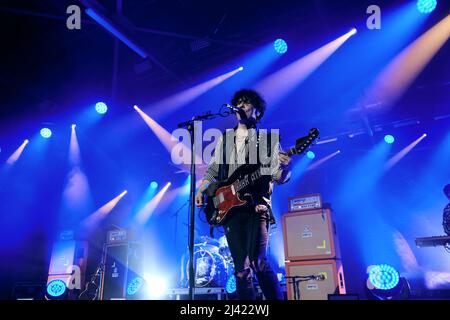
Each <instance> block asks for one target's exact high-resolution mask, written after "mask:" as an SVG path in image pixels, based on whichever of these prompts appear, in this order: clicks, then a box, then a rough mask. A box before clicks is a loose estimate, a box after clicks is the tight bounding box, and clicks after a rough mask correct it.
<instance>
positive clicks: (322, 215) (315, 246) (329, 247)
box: [282, 209, 340, 261]
mask: <svg viewBox="0 0 450 320" xmlns="http://www.w3.org/2000/svg"><path fill="white" fill-rule="evenodd" d="M282 224H283V240H284V254H285V260H287V261H299V260H319V259H339V258H340V249H339V242H338V239H337V234H336V227H335V223H334V221H333V216H332V213H331V210H330V209H319V210H309V211H304V212H292V213H287V214H284V215H283V217H282Z"/></svg>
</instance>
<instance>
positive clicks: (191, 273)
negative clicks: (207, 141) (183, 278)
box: [178, 111, 231, 300]
mask: <svg viewBox="0 0 450 320" xmlns="http://www.w3.org/2000/svg"><path fill="white" fill-rule="evenodd" d="M230 114H231V112H220V111H219V113H215V114H212V113H211V112H207V113H206V114H204V115H201V116H194V117H192V119H191V120H188V121H185V122H182V123H180V124H178V128H186V129H187V130H188V131H189V134H190V137H191V186H190V194H189V201H190V211H189V220H190V222H189V233H188V234H189V272H188V274H189V299H190V300H194V286H195V279H194V230H195V226H194V224H195V182H196V179H195V152H196V150H195V140H196V139H197V135H196V130H195V122H197V121H203V120H211V119H214V118H217V117H226V116H229V115H230Z"/></svg>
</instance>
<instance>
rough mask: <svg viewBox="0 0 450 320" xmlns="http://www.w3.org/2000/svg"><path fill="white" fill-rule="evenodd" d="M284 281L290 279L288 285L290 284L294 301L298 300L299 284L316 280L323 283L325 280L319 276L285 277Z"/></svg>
mask: <svg viewBox="0 0 450 320" xmlns="http://www.w3.org/2000/svg"><path fill="white" fill-rule="evenodd" d="M285 278H286V279H290V281H289V283H292V287H293V291H294V300H300V282H304V281H309V280H316V281H323V280H325V279H323V278H321V277H320V276H315V275H308V276H293V277H285Z"/></svg>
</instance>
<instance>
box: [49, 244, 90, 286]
mask: <svg viewBox="0 0 450 320" xmlns="http://www.w3.org/2000/svg"><path fill="white" fill-rule="evenodd" d="M87 259H88V243H87V241H75V240H62V241H56V242H55V243H54V244H53V250H52V256H51V259H50V266H49V270H48V278H47V284H49V283H50V282H51V281H53V280H62V281H64V283H65V284H66V287H67V288H68V289H69V290H73V289H76V290H80V289H82V288H84V283H85V275H86V266H87Z"/></svg>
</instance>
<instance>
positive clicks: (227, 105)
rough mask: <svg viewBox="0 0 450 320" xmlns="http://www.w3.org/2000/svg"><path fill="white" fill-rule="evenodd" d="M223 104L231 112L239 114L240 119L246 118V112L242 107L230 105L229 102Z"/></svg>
mask: <svg viewBox="0 0 450 320" xmlns="http://www.w3.org/2000/svg"><path fill="white" fill-rule="evenodd" d="M225 106H226V107H227V108H228V109H230V110H231V113H238V114H239V115H240V116H241V119H242V120H247V114H246V113H245V111H244V110H243V109H241V108H238V107H235V106H232V105H231V104H228V103H227V104H226V105H225Z"/></svg>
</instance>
